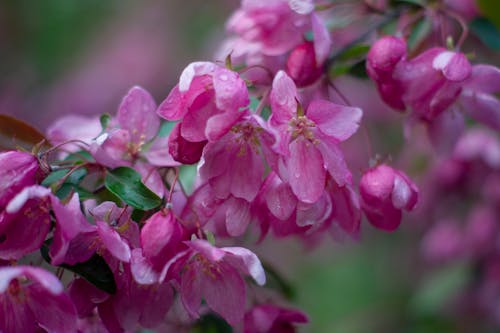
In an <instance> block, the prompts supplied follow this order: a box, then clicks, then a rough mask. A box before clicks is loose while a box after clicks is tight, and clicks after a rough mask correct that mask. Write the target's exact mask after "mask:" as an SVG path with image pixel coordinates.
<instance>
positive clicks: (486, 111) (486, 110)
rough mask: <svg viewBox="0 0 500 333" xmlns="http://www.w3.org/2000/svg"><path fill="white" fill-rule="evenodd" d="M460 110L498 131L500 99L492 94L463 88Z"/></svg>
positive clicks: (499, 124)
mask: <svg viewBox="0 0 500 333" xmlns="http://www.w3.org/2000/svg"><path fill="white" fill-rule="evenodd" d="M460 103H461V104H462V107H463V108H462V110H464V111H465V113H466V114H468V115H469V116H470V117H472V118H474V119H475V120H477V121H479V122H481V123H483V124H485V125H486V126H489V127H491V128H493V129H495V130H497V131H500V100H499V99H498V98H496V97H494V96H493V95H489V94H484V93H480V92H474V91H471V90H464V91H463V92H462V95H461V96H460Z"/></svg>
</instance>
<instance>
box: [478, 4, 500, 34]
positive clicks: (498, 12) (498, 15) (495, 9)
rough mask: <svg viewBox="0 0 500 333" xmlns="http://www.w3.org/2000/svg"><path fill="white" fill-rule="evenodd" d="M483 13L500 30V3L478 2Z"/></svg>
mask: <svg viewBox="0 0 500 333" xmlns="http://www.w3.org/2000/svg"><path fill="white" fill-rule="evenodd" d="M477 4H478V5H479V9H480V11H481V13H482V14H483V15H484V16H485V17H486V18H487V19H489V20H490V21H491V22H492V23H493V24H495V25H496V26H497V28H500V1H498V0H477Z"/></svg>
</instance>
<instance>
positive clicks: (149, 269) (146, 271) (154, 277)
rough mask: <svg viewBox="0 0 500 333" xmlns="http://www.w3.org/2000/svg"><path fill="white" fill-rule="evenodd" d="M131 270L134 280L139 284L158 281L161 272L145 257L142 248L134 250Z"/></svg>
mask: <svg viewBox="0 0 500 333" xmlns="http://www.w3.org/2000/svg"><path fill="white" fill-rule="evenodd" d="M130 270H131V272H132V276H133V277H134V280H135V281H136V282H137V283H139V284H144V285H148V284H154V283H157V282H158V279H159V274H158V272H156V271H155V270H154V269H153V266H151V264H150V263H149V261H148V260H147V259H146V257H144V255H143V252H142V249H141V248H137V249H133V250H132V254H131V258H130Z"/></svg>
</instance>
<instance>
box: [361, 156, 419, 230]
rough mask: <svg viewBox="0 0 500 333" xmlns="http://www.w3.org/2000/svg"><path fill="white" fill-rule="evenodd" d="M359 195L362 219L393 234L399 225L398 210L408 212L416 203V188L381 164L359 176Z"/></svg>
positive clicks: (398, 173) (401, 173)
mask: <svg viewBox="0 0 500 333" xmlns="http://www.w3.org/2000/svg"><path fill="white" fill-rule="evenodd" d="M359 192H360V194H361V199H362V200H361V207H362V209H363V211H364V213H365V215H366V217H367V218H368V220H369V221H370V222H371V223H372V224H373V225H374V226H375V227H377V228H379V229H382V230H385V231H393V230H395V229H396V228H397V227H398V226H399V224H400V223H401V210H402V209H404V210H407V211H411V210H412V209H413V208H415V205H416V204H417V201H418V189H417V186H416V185H415V184H414V183H413V182H412V181H411V180H410V179H409V178H408V176H406V175H405V174H404V173H403V172H401V171H399V170H395V169H393V168H391V167H390V166H387V165H385V164H381V165H379V166H376V167H374V168H371V169H369V170H368V171H366V172H365V173H364V174H363V177H361V181H360V184H359Z"/></svg>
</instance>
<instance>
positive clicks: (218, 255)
mask: <svg viewBox="0 0 500 333" xmlns="http://www.w3.org/2000/svg"><path fill="white" fill-rule="evenodd" d="M185 244H186V245H187V246H189V247H190V248H191V249H193V250H195V251H197V252H199V253H201V254H202V255H203V256H204V257H205V258H207V259H208V260H210V261H211V262H217V261H220V260H221V259H222V258H223V257H224V255H225V252H224V251H223V250H221V249H219V248H217V247H215V246H212V245H211V244H210V243H209V242H207V241H206V240H202V239H194V240H192V241H188V242H185Z"/></svg>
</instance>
